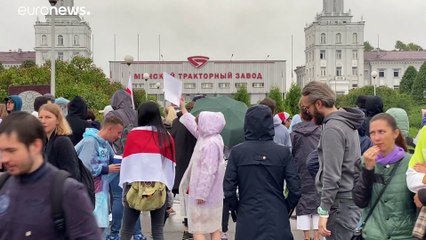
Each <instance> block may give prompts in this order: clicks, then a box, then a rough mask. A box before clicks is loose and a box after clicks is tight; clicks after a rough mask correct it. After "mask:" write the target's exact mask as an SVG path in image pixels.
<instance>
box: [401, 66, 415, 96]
mask: <svg viewBox="0 0 426 240" xmlns="http://www.w3.org/2000/svg"><path fill="white" fill-rule="evenodd" d="M416 75H417V70H416V68H415V67H413V66H409V67H408V68H407V70H405V73H404V76H402V79H401V83H400V84H399V92H400V93H404V94H411V88H412V86H413V82H414V79H415V78H416Z"/></svg>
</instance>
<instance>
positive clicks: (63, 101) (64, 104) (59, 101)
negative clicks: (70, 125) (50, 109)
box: [55, 97, 70, 116]
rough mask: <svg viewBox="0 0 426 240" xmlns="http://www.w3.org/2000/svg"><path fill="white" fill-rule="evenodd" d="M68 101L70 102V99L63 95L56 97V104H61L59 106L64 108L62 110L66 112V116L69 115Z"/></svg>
mask: <svg viewBox="0 0 426 240" xmlns="http://www.w3.org/2000/svg"><path fill="white" fill-rule="evenodd" d="M68 103H70V100H68V99H66V98H63V97H58V98H57V99H55V104H58V105H59V107H60V108H61V109H62V112H63V113H64V116H67V115H68Z"/></svg>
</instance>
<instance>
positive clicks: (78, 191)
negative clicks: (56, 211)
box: [62, 178, 101, 240]
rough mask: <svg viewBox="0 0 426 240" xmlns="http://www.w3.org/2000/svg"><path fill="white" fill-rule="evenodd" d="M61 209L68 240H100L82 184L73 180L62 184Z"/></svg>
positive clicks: (91, 208)
mask: <svg viewBox="0 0 426 240" xmlns="http://www.w3.org/2000/svg"><path fill="white" fill-rule="evenodd" d="M62 209H63V212H64V218H65V224H66V230H67V236H68V237H69V239H70V240H100V239H101V235H100V231H99V227H98V225H97V223H96V219H95V216H94V215H93V206H92V203H91V202H90V199H89V196H88V194H87V190H86V188H85V187H84V185H83V184H81V183H78V182H77V181H76V180H74V179H71V178H69V179H67V180H65V182H64V188H63V201H62Z"/></svg>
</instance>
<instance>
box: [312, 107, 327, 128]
mask: <svg viewBox="0 0 426 240" xmlns="http://www.w3.org/2000/svg"><path fill="white" fill-rule="evenodd" d="M312 117H313V118H314V121H315V124H316V125H322V123H323V122H324V116H323V115H321V113H319V112H318V110H317V108H316V107H315V110H314V113H313V116H312Z"/></svg>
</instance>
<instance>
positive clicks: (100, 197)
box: [75, 116, 123, 233]
mask: <svg viewBox="0 0 426 240" xmlns="http://www.w3.org/2000/svg"><path fill="white" fill-rule="evenodd" d="M122 131H123V122H122V121H121V120H120V119H119V118H118V117H116V116H107V117H105V119H104V121H103V123H102V128H101V130H97V129H95V128H87V129H86V131H85V132H84V134H83V139H82V140H81V141H80V142H79V143H78V144H77V145H76V146H75V150H76V151H77V155H78V157H79V158H80V159H81V161H82V162H83V163H84V166H85V167H86V168H87V169H89V170H90V172H91V173H92V176H93V179H94V182H95V197H96V203H95V210H94V213H95V217H96V221H97V222H98V227H99V228H101V229H102V231H104V233H105V230H106V229H107V228H108V226H109V218H108V215H109V209H108V206H109V196H108V195H109V182H110V179H109V178H110V176H109V173H117V172H119V171H120V164H114V163H113V162H114V152H113V150H112V147H111V143H112V142H114V141H116V140H117V139H119V138H120V137H121V132H122Z"/></svg>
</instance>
